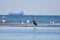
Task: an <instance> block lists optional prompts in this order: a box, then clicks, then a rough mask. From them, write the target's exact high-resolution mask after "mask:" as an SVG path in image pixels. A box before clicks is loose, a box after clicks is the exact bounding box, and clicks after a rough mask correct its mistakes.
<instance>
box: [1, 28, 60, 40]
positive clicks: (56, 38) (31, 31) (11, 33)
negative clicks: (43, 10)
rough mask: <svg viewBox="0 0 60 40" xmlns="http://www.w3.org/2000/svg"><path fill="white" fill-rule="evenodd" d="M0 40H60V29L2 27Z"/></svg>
mask: <svg viewBox="0 0 60 40" xmlns="http://www.w3.org/2000/svg"><path fill="white" fill-rule="evenodd" d="M0 40H60V28H59V27H35V28H34V27H0Z"/></svg>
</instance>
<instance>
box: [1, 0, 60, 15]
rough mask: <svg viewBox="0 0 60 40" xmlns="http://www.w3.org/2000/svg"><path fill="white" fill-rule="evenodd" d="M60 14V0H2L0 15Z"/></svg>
mask: <svg viewBox="0 0 60 40" xmlns="http://www.w3.org/2000/svg"><path fill="white" fill-rule="evenodd" d="M21 11H23V12H24V14H25V15H60V0H0V15H6V14H9V13H10V12H11V13H19V12H21Z"/></svg>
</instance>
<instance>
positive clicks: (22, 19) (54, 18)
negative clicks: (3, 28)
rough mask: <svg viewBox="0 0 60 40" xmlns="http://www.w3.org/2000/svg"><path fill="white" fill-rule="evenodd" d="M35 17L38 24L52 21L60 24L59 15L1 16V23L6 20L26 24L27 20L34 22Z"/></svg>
mask: <svg viewBox="0 0 60 40" xmlns="http://www.w3.org/2000/svg"><path fill="white" fill-rule="evenodd" d="M33 16H34V20H35V21H36V23H49V22H50V21H51V22H53V21H54V23H60V16H58V15H55V16H53V15H0V22H1V21H2V20H5V21H6V22H7V23H19V22H26V21H27V20H29V21H30V22H32V21H33Z"/></svg>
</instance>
